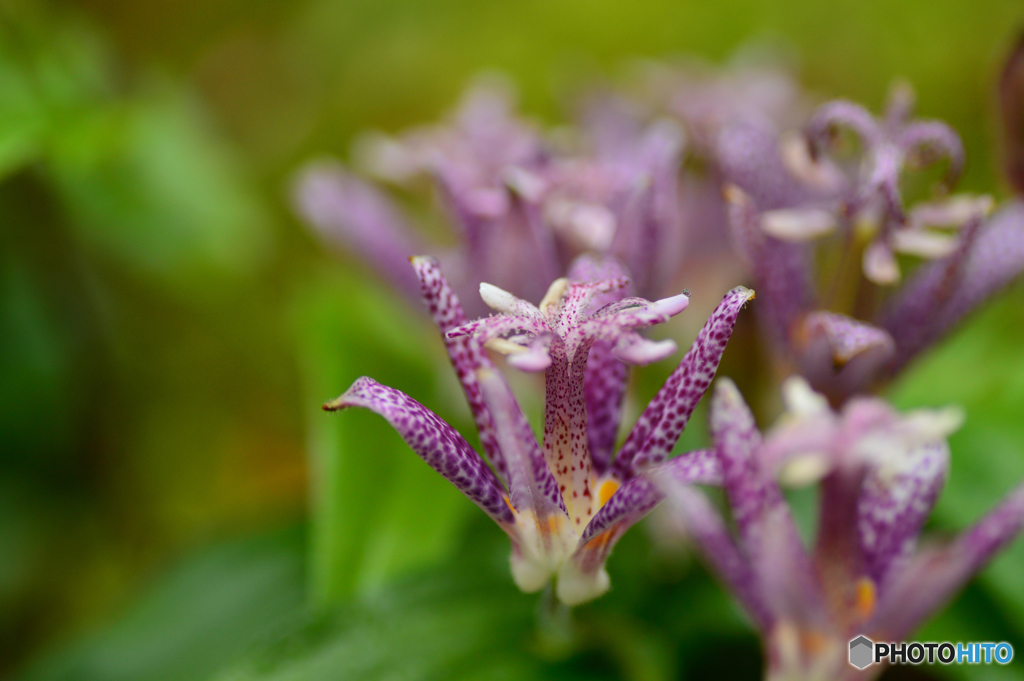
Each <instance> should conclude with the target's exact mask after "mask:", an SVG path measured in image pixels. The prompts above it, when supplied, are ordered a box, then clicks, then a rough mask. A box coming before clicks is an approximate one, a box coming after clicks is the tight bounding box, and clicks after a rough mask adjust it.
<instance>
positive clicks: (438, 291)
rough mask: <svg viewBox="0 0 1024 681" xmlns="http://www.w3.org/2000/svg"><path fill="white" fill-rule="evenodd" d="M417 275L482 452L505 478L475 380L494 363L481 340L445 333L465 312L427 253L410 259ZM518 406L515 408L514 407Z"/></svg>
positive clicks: (500, 475) (500, 458)
mask: <svg viewBox="0 0 1024 681" xmlns="http://www.w3.org/2000/svg"><path fill="white" fill-rule="evenodd" d="M410 262H411V263H412V267H413V271H414V272H415V273H416V278H417V279H419V282H420V296H421V298H422V299H423V303H424V305H426V306H427V310H428V311H429V312H430V316H431V317H433V319H434V322H435V323H436V324H437V327H438V328H439V329H440V330H441V337H442V338H443V340H444V345H445V349H446V350H447V351H448V357H449V359H451V362H452V367H453V368H454V369H455V374H456V375H457V376H458V378H459V382H460V383H461V384H462V391H463V392H464V393H465V395H466V401H467V402H468V403H469V410H470V413H472V415H473V421H474V422H475V423H476V428H477V431H478V432H479V434H480V445H481V446H482V447H483V450H484V454H485V456H486V457H487V459H488V461H489V462H490V464H491V465H492V466H493V467H494V471H495V472H496V473H497V474H498V477H499V478H500V479H501V480H503V481H505V480H507V478H506V475H507V470H506V466H505V459H504V457H503V456H502V453H501V449H500V447H498V440H497V436H496V435H495V432H494V424H493V422H492V420H491V414H490V412H489V411H488V409H487V405H486V404H485V403H484V399H483V396H482V395H481V393H480V385H479V383H478V381H477V372H478V371H481V370H485V369H493V368H494V365H493V364H492V363H491V360H490V359H488V358H487V353H485V352H484V350H483V347H481V344H480V342H479V341H478V340H477V339H476V338H474V337H472V336H461V337H458V338H449V337H448V336H447V333H448V332H449V331H451V330H452V329H454V328H456V327H458V326H461V325H463V324H465V323H466V314H465V313H464V312H463V310H462V305H461V304H460V303H459V298H458V296H456V295H455V292H454V291H452V289H451V287H450V286H449V285H448V282H447V281H446V280H445V278H444V275H443V274H442V273H441V268H440V266H439V265H438V262H437V260H436V259H434V258H431V257H428V256H416V257H414V258H411V259H410ZM517 408H518V407H517Z"/></svg>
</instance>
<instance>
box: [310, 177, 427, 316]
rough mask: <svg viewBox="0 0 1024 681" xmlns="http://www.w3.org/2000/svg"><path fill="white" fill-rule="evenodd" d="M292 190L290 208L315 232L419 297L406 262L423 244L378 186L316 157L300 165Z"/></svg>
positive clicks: (415, 297)
mask: <svg viewBox="0 0 1024 681" xmlns="http://www.w3.org/2000/svg"><path fill="white" fill-rule="evenodd" d="M293 196H294V203H295V206H296V210H297V211H298V212H299V214H300V215H301V216H302V217H303V218H304V219H305V220H307V221H308V222H309V223H310V224H311V225H312V226H313V227H314V228H315V230H316V232H317V234H319V235H320V237H321V238H323V239H324V240H325V241H327V242H328V243H330V244H331V245H332V246H335V247H339V248H341V249H343V250H346V251H354V252H355V253H357V254H358V255H359V256H360V257H361V258H363V259H364V260H366V261H367V262H369V263H370V264H371V265H372V266H373V268H374V269H376V270H377V272H378V274H379V275H380V277H381V278H382V279H384V280H385V281H387V282H389V283H391V284H392V285H393V286H395V287H396V288H397V289H398V290H400V291H401V292H402V293H404V294H405V295H407V296H408V297H409V298H411V299H413V300H416V299H418V298H419V292H420V286H419V283H418V282H417V281H416V277H415V276H413V273H412V272H411V271H410V270H409V266H408V265H407V264H406V262H407V259H408V258H409V256H411V255H413V254H415V253H422V252H423V250H424V249H423V247H422V246H421V245H420V243H419V240H418V239H416V238H415V237H414V236H413V234H414V232H413V230H412V229H411V228H410V227H409V225H408V224H407V223H406V221H405V219H404V217H403V216H402V215H401V214H400V213H399V211H398V209H397V208H396V207H395V206H394V205H393V204H392V203H391V201H390V200H389V199H388V198H387V197H386V196H385V195H384V194H383V193H382V192H380V191H378V190H377V189H375V188H374V187H373V186H371V185H370V184H368V183H366V182H363V181H362V180H360V179H357V178H356V177H355V176H354V175H352V174H350V173H349V172H348V171H346V170H345V169H344V168H342V167H341V166H340V165H338V164H330V163H321V164H317V165H312V166H309V167H308V168H306V169H305V170H303V171H302V173H301V174H300V175H299V177H298V180H297V181H296V182H295V185H294V190H293Z"/></svg>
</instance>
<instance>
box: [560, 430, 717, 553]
mask: <svg viewBox="0 0 1024 681" xmlns="http://www.w3.org/2000/svg"><path fill="white" fill-rule="evenodd" d="M665 476H668V477H671V478H672V479H673V480H675V481H676V482H678V483H681V484H687V485H691V484H699V485H721V484H722V468H721V466H720V465H719V463H718V457H717V455H716V454H715V451H714V450H713V449H697V450H694V451H692V452H687V453H686V454H682V455H680V456H677V457H676V458H674V459H672V460H670V461H665V462H663V463H660V464H657V465H654V466H651V467H650V468H648V469H646V470H645V471H644V473H643V475H638V476H636V477H634V478H632V479H631V480H629V481H628V482H626V483H625V484H624V485H622V487H620V488H619V489H618V490H616V492H615V494H613V495H612V496H611V498H610V499H609V500H608V501H607V503H605V505H604V506H602V507H601V510H600V511H598V512H597V515H595V516H594V518H593V520H591V521H590V523H588V524H587V527H586V529H584V530H583V536H582V537H581V538H580V545H579V549H580V550H582V549H583V548H584V546H585V545H586V544H587V543H588V542H590V541H591V540H592V539H594V538H595V537H596V536H597V535H599V534H602V533H605V532H607V531H610V530H615V529H616V528H617V527H619V526H620V525H622V526H623V527H621V531H625V530H626V529H628V528H629V527H631V526H632V525H633V524H634V523H636V522H637V521H639V520H640V519H641V518H643V517H644V516H645V515H647V513H649V512H650V511H651V509H653V508H654V507H655V506H657V505H658V503H659V502H660V501H661V499H662V495H661V492H660V491H659V489H660V487H659V484H658V482H657V481H658V480H659V479H660V478H662V477H665ZM609 549H610V547H609Z"/></svg>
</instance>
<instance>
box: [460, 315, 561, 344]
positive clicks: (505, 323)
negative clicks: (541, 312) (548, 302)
mask: <svg viewBox="0 0 1024 681" xmlns="http://www.w3.org/2000/svg"><path fill="white" fill-rule="evenodd" d="M510 334H529V335H530V336H533V337H537V336H542V335H547V334H551V329H550V328H549V327H548V325H547V324H545V323H544V322H542V321H539V320H536V319H528V318H526V317H513V316H511V315H501V314H499V315H494V316H493V317H484V318H482V319H477V320H475V321H472V322H469V323H467V324H463V325H462V326H459V327H456V328H454V329H452V330H450V331H449V332H448V333H447V334H445V335H446V336H447V337H448V338H460V337H462V336H475V337H476V339H477V340H478V341H480V343H483V344H486V343H487V341H489V340H491V339H493V338H503V337H504V336H508V335H510ZM521 344H522V345H523V346H524V347H525V346H526V345H527V344H528V343H526V342H523V343H521Z"/></svg>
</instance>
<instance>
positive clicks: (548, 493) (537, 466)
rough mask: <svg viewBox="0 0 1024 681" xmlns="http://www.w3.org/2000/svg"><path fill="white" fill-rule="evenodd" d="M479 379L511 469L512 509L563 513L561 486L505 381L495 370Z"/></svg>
mask: <svg viewBox="0 0 1024 681" xmlns="http://www.w3.org/2000/svg"><path fill="white" fill-rule="evenodd" d="M477 380H478V381H479V385H480V392H481V395H482V396H483V399H484V401H485V403H486V405H487V409H488V412H489V413H490V414H491V415H492V417H493V420H494V430H495V434H496V436H497V440H498V443H499V444H500V447H501V451H502V453H503V456H504V460H505V462H506V465H507V468H508V474H507V475H508V490H509V498H510V501H511V502H512V506H513V507H514V508H515V510H516V511H517V512H519V513H523V512H525V511H533V512H534V513H535V514H536V516H537V518H538V519H544V518H547V517H548V516H550V515H552V514H554V513H557V512H561V513H563V514H564V513H565V512H566V511H565V503H564V502H563V501H562V495H561V494H559V493H558V483H557V482H556V481H555V478H554V476H553V475H551V470H550V469H549V468H548V466H547V463H546V462H545V461H544V455H543V454H542V453H541V451H540V446H539V445H538V444H537V438H536V437H534V435H533V431H532V430H531V429H530V424H529V423H528V422H527V420H526V418H525V417H524V416H523V413H522V411H521V410H520V409H519V405H518V404H517V403H516V399H515V397H514V396H513V395H512V391H511V390H509V387H508V385H507V384H506V383H505V380H504V379H503V378H502V377H501V375H500V374H498V372H497V371H495V370H493V369H485V370H483V371H481V372H479V374H478V376H477Z"/></svg>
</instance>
